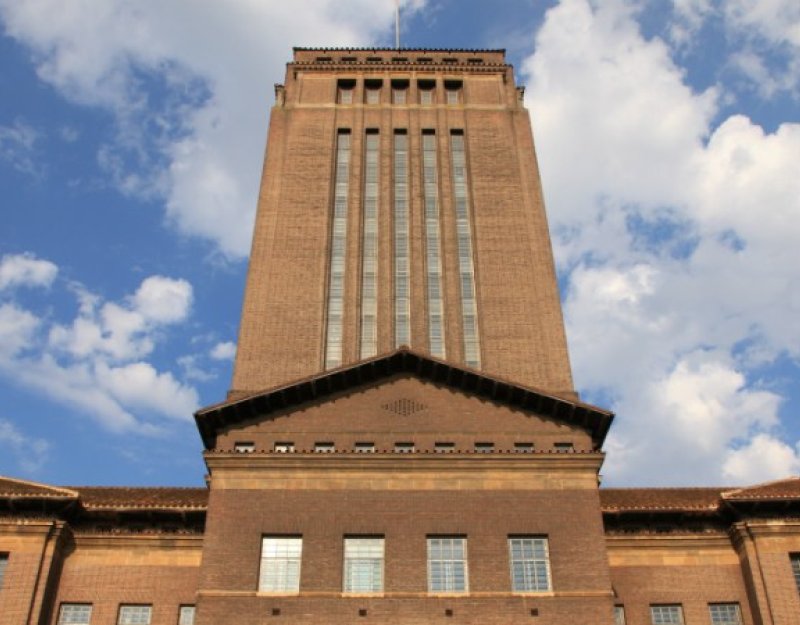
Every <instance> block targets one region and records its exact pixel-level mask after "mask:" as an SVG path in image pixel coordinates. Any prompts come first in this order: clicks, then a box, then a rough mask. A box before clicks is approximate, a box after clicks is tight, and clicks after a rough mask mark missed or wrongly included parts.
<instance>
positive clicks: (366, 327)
mask: <svg viewBox="0 0 800 625" xmlns="http://www.w3.org/2000/svg"><path fill="white" fill-rule="evenodd" d="M365 146H366V149H365V150H364V165H365V168H364V169H365V172H364V195H363V200H364V201H363V221H362V233H361V241H362V246H361V248H362V249H361V358H371V357H372V356H375V355H376V354H377V353H378V291H377V283H378V258H379V256H378V205H379V195H378V186H379V185H378V163H379V162H380V158H379V156H380V153H379V146H380V135H378V134H377V133H374V132H370V133H367V135H366V137H365Z"/></svg>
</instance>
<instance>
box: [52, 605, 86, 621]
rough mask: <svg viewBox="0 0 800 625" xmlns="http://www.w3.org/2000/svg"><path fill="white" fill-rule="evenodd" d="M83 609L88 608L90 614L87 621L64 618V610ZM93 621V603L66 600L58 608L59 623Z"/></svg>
mask: <svg viewBox="0 0 800 625" xmlns="http://www.w3.org/2000/svg"><path fill="white" fill-rule="evenodd" d="M71 608H73V609H81V610H82V611H83V610H85V609H86V608H88V616H89V618H87V619H86V620H85V621H75V620H64V612H65V609H66V610H70V609H71ZM91 622H92V604H91V603H76V602H68V601H67V602H64V603H62V604H61V605H60V606H59V608H58V621H57V623H58V625H89V624H90V623H91Z"/></svg>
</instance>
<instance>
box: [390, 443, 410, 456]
mask: <svg viewBox="0 0 800 625" xmlns="http://www.w3.org/2000/svg"><path fill="white" fill-rule="evenodd" d="M394 450H395V452H396V453H399V454H410V453H411V452H412V451H414V443H395V444H394Z"/></svg>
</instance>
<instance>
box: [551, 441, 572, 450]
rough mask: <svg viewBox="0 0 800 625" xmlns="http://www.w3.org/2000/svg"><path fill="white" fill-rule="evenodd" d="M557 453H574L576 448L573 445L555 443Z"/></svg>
mask: <svg viewBox="0 0 800 625" xmlns="http://www.w3.org/2000/svg"><path fill="white" fill-rule="evenodd" d="M553 447H554V448H555V450H556V451H572V450H573V449H574V448H575V446H574V445H573V444H572V443H553Z"/></svg>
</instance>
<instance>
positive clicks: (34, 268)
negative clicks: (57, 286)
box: [0, 254, 58, 291]
mask: <svg viewBox="0 0 800 625" xmlns="http://www.w3.org/2000/svg"><path fill="white" fill-rule="evenodd" d="M57 274H58V267H57V266H56V265H54V264H53V263H51V262H50V261H49V260H42V259H40V258H36V257H35V256H34V255H33V254H6V255H4V256H3V257H2V258H0V291H2V290H3V289H7V288H10V287H13V286H27V287H34V286H38V287H49V286H50V285H51V284H52V283H53V280H55V278H56V275H57Z"/></svg>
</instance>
